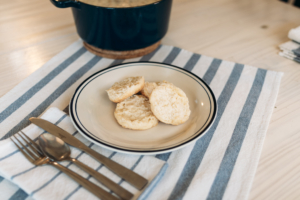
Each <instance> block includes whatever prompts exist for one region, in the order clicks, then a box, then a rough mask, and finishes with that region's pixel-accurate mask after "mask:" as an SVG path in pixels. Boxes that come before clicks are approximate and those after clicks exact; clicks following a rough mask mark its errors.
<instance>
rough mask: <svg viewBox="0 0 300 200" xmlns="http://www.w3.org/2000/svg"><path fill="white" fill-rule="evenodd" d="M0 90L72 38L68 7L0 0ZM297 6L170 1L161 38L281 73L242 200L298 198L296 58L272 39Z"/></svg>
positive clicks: (297, 16) (299, 89)
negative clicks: (168, 18)
mask: <svg viewBox="0 0 300 200" xmlns="http://www.w3.org/2000/svg"><path fill="white" fill-rule="evenodd" d="M0 2H1V6H0V38H1V39H0V72H1V73H0V96H3V95H4V94H5V93H6V92H8V91H9V90H10V89H12V88H13V87H14V86H15V85H17V84H18V83H19V82H21V81H22V80H23V79H24V78H26V77H27V76H29V75H30V74H31V73H33V72H34V71H35V70H37V69H38V68H39V67H41V66H42V65H43V64H44V63H46V62H47V61H48V60H49V59H50V58H52V57H53V56H54V55H56V54H57V53H59V52H60V51H62V50H63V49H64V48H66V47H67V46H68V45H70V44H71V43H73V42H74V41H76V40H77V39H78V35H77V33H76V30H75V26H74V21H73V17H72V14H71V10H70V9H58V8H56V7H54V6H53V5H52V4H51V3H50V2H49V1H48V0H31V1H23V0H14V1H7V0H0ZM299 25H300V10H299V9H298V8H295V7H292V6H290V5H288V4H285V3H283V2H280V1H278V0H174V2H173V7H172V14H171V21H170V27H169V31H168V33H167V35H166V36H165V38H164V39H163V41H162V42H163V44H168V45H173V46H177V47H180V48H184V49H187V50H189V51H193V52H196V53H200V54H204V55H207V56H212V57H216V58H221V59H224V60H229V61H234V62H239V63H243V64H248V65H253V66H256V67H260V68H264V69H269V70H275V71H282V72H284V77H283V80H282V83H281V87H280V92H279V96H278V99H277V103H276V106H275V109H274V113H273V116H272V120H271V123H270V126H269V129H268V132H267V137H266V140H265V144H264V148H263V151H262V155H261V158H260V162H259V166H258V170H257V173H256V176H255V180H254V183H253V186H252V189H251V192H250V199H297V198H298V199H299V197H300V167H299V165H300V145H299V142H300V102H299V101H300V64H298V63H296V62H293V61H290V60H288V59H285V58H283V57H280V56H279V55H278V52H279V49H278V45H279V44H281V43H284V42H286V41H288V38H287V33H288V31H289V30H290V29H291V28H294V27H297V26H299Z"/></svg>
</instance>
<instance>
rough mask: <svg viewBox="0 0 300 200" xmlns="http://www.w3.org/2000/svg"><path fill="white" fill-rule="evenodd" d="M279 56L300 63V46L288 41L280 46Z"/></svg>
mask: <svg viewBox="0 0 300 200" xmlns="http://www.w3.org/2000/svg"><path fill="white" fill-rule="evenodd" d="M279 48H280V50H281V51H280V52H279V55H280V56H283V57H285V58H287V59H290V60H294V61H296V62H299V63H300V44H299V43H297V42H295V41H288V42H285V43H283V44H281V45H280V46H279Z"/></svg>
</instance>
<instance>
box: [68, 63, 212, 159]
mask: <svg viewBox="0 0 300 200" xmlns="http://www.w3.org/2000/svg"><path fill="white" fill-rule="evenodd" d="M145 63H147V64H151V63H152V64H158V65H159V67H164V68H169V69H171V70H175V71H177V72H181V73H183V74H184V75H187V76H189V77H190V78H192V79H194V80H195V81H196V82H197V83H198V84H199V85H201V87H202V88H203V89H204V90H205V92H206V94H207V95H208V98H209V102H210V111H209V115H208V117H207V119H206V121H205V123H204V124H203V125H202V126H201V127H200V128H199V129H198V131H196V132H195V133H194V134H193V135H192V136H190V137H189V138H187V139H185V140H184V141H182V142H180V143H179V144H176V145H172V146H171V147H165V148H163V149H153V150H151V149H147V150H140V148H139V149H134V148H131V149H128V148H125V147H122V146H118V145H116V144H111V143H109V142H108V141H105V140H103V139H101V138H99V137H97V136H96V135H94V134H93V133H92V132H90V131H89V130H88V129H87V128H86V127H85V125H84V124H83V123H82V122H81V120H80V118H79V117H78V112H77V107H76V105H77V101H78V98H79V97H80V94H81V92H82V91H83V90H84V89H85V87H86V86H87V85H88V84H89V83H91V82H92V81H93V80H95V79H96V78H99V77H100V76H101V75H103V74H105V73H108V72H110V71H112V70H117V69H120V68H124V67H128V66H130V64H145ZM107 98H108V97H107ZM69 110H70V117H71V120H72V122H73V125H74V126H75V128H76V129H77V130H78V131H79V132H80V133H81V134H82V135H83V136H85V137H86V138H87V139H89V140H90V141H92V142H94V143H96V144H98V145H100V146H103V147H104V148H108V149H110V150H115V151H121V152H124V153H134V154H159V153H166V152H170V151H173V150H176V149H179V148H181V147H183V146H186V145H187V144H189V143H191V142H192V141H194V140H197V139H199V138H200V137H201V136H203V135H204V133H205V132H207V130H208V129H209V128H210V126H211V125H212V123H213V121H214V119H215V118H216V113H217V101H216V98H215V96H214V94H213V92H212V90H211V89H210V87H209V86H208V85H207V84H206V83H205V82H204V81H203V80H202V79H201V78H200V77H198V76H197V75H195V74H194V73H192V72H190V71H188V70H186V69H183V68H180V67H177V66H174V65H170V64H166V63H159V62H128V63H121V64H117V65H114V66H111V67H108V68H105V69H103V70H100V71H98V72H96V73H94V74H92V75H91V76H89V77H88V78H87V79H85V80H84V81H83V82H82V83H81V84H80V85H79V86H78V87H77V89H76V90H75V93H74V95H73V97H72V98H71V102H70V104H69ZM203 127H204V128H203ZM201 129H202V130H201ZM200 130H201V131H200Z"/></svg>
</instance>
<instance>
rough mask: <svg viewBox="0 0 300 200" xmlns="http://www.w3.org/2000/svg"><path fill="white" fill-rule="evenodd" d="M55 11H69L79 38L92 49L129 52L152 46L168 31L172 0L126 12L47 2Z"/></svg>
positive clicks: (69, 1)
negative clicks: (70, 8) (69, 9)
mask: <svg viewBox="0 0 300 200" xmlns="http://www.w3.org/2000/svg"><path fill="white" fill-rule="evenodd" d="M50 1H51V2H52V3H53V4H54V5H55V6H56V7H59V8H67V7H72V11H73V16H74V20H75V24H76V28H77V32H78V34H79V36H80V37H81V38H82V40H83V41H85V42H86V43H87V44H89V45H92V46H94V47H97V48H100V49H105V50H112V51H128V50H136V49H141V48H145V47H148V46H151V45H153V44H155V43H157V42H158V41H160V40H161V39H162V38H163V37H164V35H165V34H166V32H167V30H168V25H169V18H170V12H171V5H172V0H161V1H158V2H156V3H152V4H149V5H144V6H138V7H129V8H107V7H99V6H94V5H89V4H86V3H82V2H79V1H77V2H75V1H72V0H67V1H55V0H50Z"/></svg>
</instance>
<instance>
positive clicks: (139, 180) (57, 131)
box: [29, 117, 148, 190]
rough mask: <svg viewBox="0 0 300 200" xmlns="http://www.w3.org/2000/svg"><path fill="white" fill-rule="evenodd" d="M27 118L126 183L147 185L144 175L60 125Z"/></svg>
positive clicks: (139, 186) (141, 186)
mask: <svg viewBox="0 0 300 200" xmlns="http://www.w3.org/2000/svg"><path fill="white" fill-rule="evenodd" d="M29 120H30V121H31V122H32V123H33V124H35V125H37V126H39V127H41V128H42V129H44V130H46V131H47V132H49V133H51V134H53V135H55V136H56V137H58V138H60V139H62V140H63V141H64V142H66V143H67V144H69V145H71V146H74V147H76V148H78V149H80V150H82V151H84V152H86V153H87V154H89V155H91V156H92V157H93V158H95V159H96V160H98V161H99V162H100V163H102V164H103V165H104V166H106V167H107V168H108V169H110V170H111V171H112V172H114V173H115V174H117V175H119V176H120V177H121V178H123V179H124V180H125V181H127V182H128V183H130V184H131V185H133V186H134V187H136V188H137V189H139V190H141V189H143V188H144V187H145V186H146V185H147V183H148V180H147V179H145V178H144V177H142V176H140V175H138V174H137V173H135V172H133V171H131V170H129V169H127V168H126V167H124V166H122V165H120V164H119V163H116V162H115V161H113V160H111V159H109V158H107V157H105V156H103V155H101V154H99V153H97V152H96V151H94V150H92V149H90V148H89V147H88V146H86V145H85V144H84V143H82V142H81V141H80V140H78V139H77V138H76V137H74V136H72V135H71V134H70V133H68V132H67V131H65V130H63V129H61V128H60V127H58V126H56V125H54V124H52V123H51V122H48V121H46V120H43V119H40V118H35V117H31V118H30V119H29Z"/></svg>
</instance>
